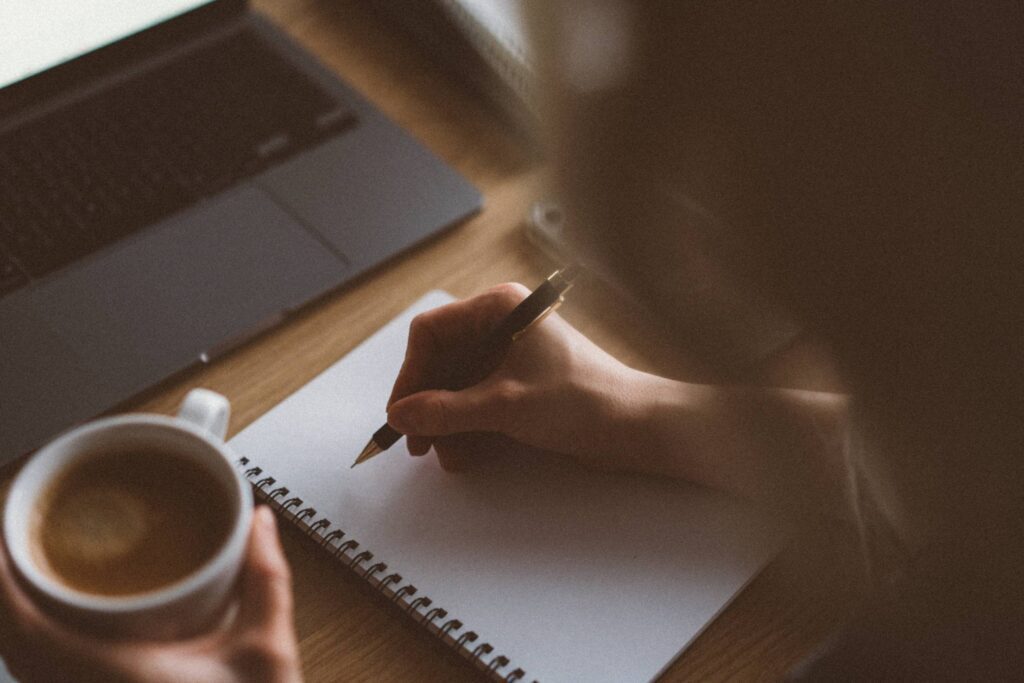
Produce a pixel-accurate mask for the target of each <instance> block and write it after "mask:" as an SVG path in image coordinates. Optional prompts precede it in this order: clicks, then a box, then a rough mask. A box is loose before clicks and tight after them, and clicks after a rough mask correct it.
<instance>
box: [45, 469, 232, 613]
mask: <svg viewBox="0 0 1024 683" xmlns="http://www.w3.org/2000/svg"><path fill="white" fill-rule="evenodd" d="M230 500H231V498H230V492H229V491H228V490H226V487H224V486H223V485H222V484H221V483H220V482H219V481H217V480H216V479H214V478H213V477H211V476H210V475H209V474H208V473H207V472H206V470H205V469H203V468H202V467H201V466H199V465H198V464H196V463H195V462H193V461H191V460H188V459H186V458H182V457H179V456H177V455H175V454H173V453H171V452H160V451H155V450H138V449H132V450H125V451H123V452H118V451H116V450H107V451H102V452H99V453H88V454H86V455H85V456H84V457H82V458H81V459H79V460H77V461H76V462H75V463H74V464H72V465H70V466H68V467H67V468H66V469H65V470H64V471H62V472H59V473H58V474H57V475H56V476H55V477H54V479H53V481H52V482H51V483H50V484H49V486H48V487H47V489H46V490H45V491H44V492H43V494H42V496H41V497H40V499H39V501H38V502H37V503H36V508H35V510H34V513H33V516H32V521H31V523H32V525H33V528H32V530H31V533H30V543H31V550H32V555H33V560H34V561H35V563H36V565H37V566H38V567H39V568H40V569H41V570H43V571H44V572H47V573H48V574H49V575H50V576H51V577H52V578H53V579H54V580H55V581H58V582H60V583H63V584H64V585H66V586H68V587H69V588H72V589H74V590H77V591H81V592H83V593H91V594H94V595H107V596H123V595H134V594H138V593H146V592H149V591H153V590H157V589H159V588H162V587H165V586H169V585H171V584H173V583H175V582H177V581H180V580H181V579H183V578H185V577H186V576H188V575H189V574H192V573H193V572H195V571H196V570H197V569H199V568H200V567H201V566H203V565H204V564H206V562H208V561H209V560H210V558H212V557H213V556H214V554H216V552H217V550H218V549H219V548H220V546H221V545H223V543H224V541H225V539H226V538H227V536H228V532H230V531H231V522H232V512H233V510H232V509H231V505H230Z"/></svg>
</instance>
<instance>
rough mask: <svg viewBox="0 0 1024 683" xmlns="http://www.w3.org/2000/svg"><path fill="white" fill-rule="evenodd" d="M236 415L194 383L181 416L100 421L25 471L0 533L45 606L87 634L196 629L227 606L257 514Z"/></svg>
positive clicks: (44, 452) (60, 441)
mask: <svg viewBox="0 0 1024 683" xmlns="http://www.w3.org/2000/svg"><path fill="white" fill-rule="evenodd" d="M229 412H230V406H229V404H228V402H227V399H225V398H224V397H223V396H220V395H218V394H215V393H213V392H211V391H206V390H204V389H196V390H194V391H192V392H191V393H189V395H188V396H187V397H186V398H185V401H184V402H183V403H182V406H181V409H180V410H179V412H178V416H177V417H166V416H162V415H125V416H119V417H111V418H106V419H103V420H98V421H96V422H92V423H89V424H86V425H83V426H81V427H79V428H77V429H74V430H72V431H71V432H68V433H67V434H64V435H63V436H61V437H58V438H57V439H56V440H55V441H53V442H52V443H50V444H48V445H47V446H44V447H43V448H42V449H41V450H40V451H39V452H38V453H37V454H36V455H35V456H34V457H33V458H32V459H31V460H30V461H29V462H28V463H27V464H26V465H25V467H23V468H22V470H21V472H19V473H18V476H17V478H16V479H15V481H14V483H13V484H12V486H11V489H10V492H9V493H8V496H7V501H6V504H5V507H4V519H3V533H4V540H5V542H6V545H7V548H8V552H9V553H10V557H11V561H12V565H13V568H14V569H15V571H16V574H17V575H18V578H19V579H20V580H21V581H22V582H23V583H24V584H25V586H26V588H27V589H28V590H29V592H30V593H31V594H32V595H33V597H34V598H35V599H36V600H37V601H38V602H39V604H40V606H41V607H43V608H44V609H46V610H48V611H50V612H52V613H53V614H54V616H56V617H57V618H58V619H61V620H63V621H66V622H68V623H70V624H72V625H74V626H76V627H78V628H81V629H84V630H86V631H89V632H96V633H104V634H107V633H109V634H116V635H121V636H141V637H146V638H176V637H182V636H186V635H190V634H194V633H196V632H198V631H201V630H203V629H206V628H208V627H209V626H210V625H211V624H212V623H213V622H214V621H215V620H217V619H218V618H220V616H221V615H222V614H224V612H225V609H226V607H227V606H228V605H229V603H230V601H231V596H232V595H233V589H234V585H235V582H236V579H237V577H238V573H239V571H240V570H241V566H242V562H243V559H244V555H245V549H246V545H247V541H248V536H249V526H250V523H251V520H252V491H251V489H250V487H249V484H248V482H247V481H246V480H245V479H244V477H242V475H241V472H240V471H239V470H238V468H237V466H236V465H235V462H236V461H237V458H236V457H235V456H234V455H233V454H232V453H231V452H230V450H229V449H228V447H227V446H226V445H225V444H224V440H223V439H224V434H225V432H226V430H227V421H228V414H229Z"/></svg>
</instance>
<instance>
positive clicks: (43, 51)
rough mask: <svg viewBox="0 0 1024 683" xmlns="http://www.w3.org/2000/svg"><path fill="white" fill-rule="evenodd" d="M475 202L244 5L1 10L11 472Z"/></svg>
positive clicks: (71, 2) (0, 405) (0, 178)
mask: <svg viewBox="0 0 1024 683" xmlns="http://www.w3.org/2000/svg"><path fill="white" fill-rule="evenodd" d="M480 205H481V197H480V194H479V193H478V192H477V191H476V190H475V189H474V188H473V187H472V186H471V185H470V184H469V183H468V182H466V180H465V179H464V178H462V177H461V176H460V175H459V174H458V173H456V172H455V171H454V170H453V169H451V168H450V167H448V166H447V165H445V164H444V163H443V162H442V161H441V160H440V159H438V158H437V157H436V156H434V155H433V154H431V153H430V152H429V151H428V150H427V149H425V148H424V147H423V146H422V145H421V144H419V143H418V142H416V141H415V140H413V139H412V138H411V137H410V136H409V135H408V134H406V133H405V132H403V131H402V130H400V129H399V128H398V127H396V126H395V125H394V124H393V123H391V122H390V121H388V120H387V119H386V118H385V117H384V116H383V115H382V114H381V113H380V112H379V111H377V110H376V109H374V108H373V107H372V106H371V105H370V104H369V103H368V102H367V101H366V100H364V99H363V98H362V97H360V96H359V95H358V94H357V93H356V92H354V91H353V90H352V89H351V88H349V87H348V86H346V85H345V84H344V83H342V82H341V81H339V80H338V79H337V78H336V77H335V76H334V75H333V74H331V73H330V72H329V71H328V70H327V69H325V68H324V67H323V66H322V65H320V64H319V63H317V61H316V60H315V59H313V58H312V57H311V56H310V55H309V54H307V53H306V52H305V51H304V50H302V49H301V48H299V47H298V46H296V45H295V44H294V43H293V42H292V41H291V40H289V39H288V38H287V37H286V36H285V35H284V34H283V33H282V32H281V31H279V30H278V29H276V28H275V27H274V26H272V25H271V24H270V23H269V22H268V21H266V20H265V19H264V18H262V17H260V16H259V15H258V14H256V13H255V12H253V11H251V10H250V9H249V8H248V7H247V4H246V2H245V0H212V1H211V0H205V1H203V0H147V1H146V2H135V3H126V2H122V1H120V0H3V2H2V3H0V354H2V355H0V464H2V463H3V462H6V461H8V460H10V459H12V458H15V457H17V456H18V455H21V454H24V453H26V452H28V451H31V450H33V449H35V448H37V447H38V446H40V445H42V444H43V443H45V442H46V441H47V440H49V439H50V438H52V437H53V436H54V435H56V434H57V433H59V432H60V431H63V430H65V429H67V428H68V427H70V426H72V425H74V424H76V423H78V422H81V421H83V420H87V419H89V418H91V417H93V416H95V415H97V414H99V413H101V412H103V411H105V410H108V409H110V408H112V407H114V406H115V405H117V404H118V403H120V402H122V401H124V400H125V399H127V398H129V397H131V396H133V395H135V394H137V393H138V392H140V391H141V390H143V389H145V388H147V387H150V386H152V385H153V384H154V383H156V382H158V381H160V380H162V379H164V378H166V377H168V376H169V375H171V374H173V373H175V372H178V371H180V370H182V369H184V368H186V367H188V366H191V365H193V364H196V363H198V362H208V361H210V360H212V359H213V358H215V357H216V356H217V355H218V354H220V353H223V351H224V350H226V349H228V348H231V347H232V346H235V345H237V344H239V343H241V342H242V341H244V340H246V339H247V338H250V337H252V336H253V335H254V334H256V333H258V332H260V331H262V330H265V329H266V328H267V327H268V326H270V325H273V324H274V323H276V322H279V321H281V320H282V319H283V318H284V317H285V316H287V315H288V314H289V313H290V312H292V311H295V310H296V309H298V308H299V307H301V306H303V305H304V304H307V303H308V302H310V301H312V300H313V299H315V298H316V297H318V296H320V295H323V294H324V293H326V292H329V291H331V290H334V289H336V288H338V287H339V286H341V285H343V284H345V283H346V282H349V281H351V280H352V279H353V278H355V277H357V276H359V275H360V274H363V273H366V272H367V271H368V270H370V269H372V268H374V267H375V266H377V265H379V264H381V263H382V262H384V261H385V260H387V259H388V258H389V257H392V256H394V255H395V254H397V253H400V252H403V251H405V250H407V249H409V248H410V247H412V246H413V245H415V244H417V243H419V242H422V241H423V240H425V239H428V238H430V237H431V236H433V235H436V234H438V233H439V232H441V231H443V230H444V229H445V228H447V227H449V226H452V225H453V224H455V223H457V222H459V221H461V220H463V219H465V218H466V217H468V216H470V215H472V214H473V213H475V212H477V211H478V210H479V208H480Z"/></svg>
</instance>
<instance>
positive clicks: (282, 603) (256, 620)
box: [237, 505, 292, 630]
mask: <svg viewBox="0 0 1024 683" xmlns="http://www.w3.org/2000/svg"><path fill="white" fill-rule="evenodd" d="M241 602H242V604H241V611H240V613H239V617H238V622H237V624H238V627H239V628H241V629H257V630H265V629H271V630H273V629H275V628H277V627H286V628H291V618H292V577H291V570H290V569H289V568H288V561H287V560H286V559H285V557H284V550H283V549H282V548H281V541H280V539H279V538H278V536H277V522H276V521H275V519H274V513H273V512H271V510H270V508H268V507H267V506H265V505H261V506H259V507H258V508H256V510H255V511H254V514H253V525H252V532H251V534H250V536H249V551H248V556H247V557H246V561H245V567H244V569H243V573H242V601H241Z"/></svg>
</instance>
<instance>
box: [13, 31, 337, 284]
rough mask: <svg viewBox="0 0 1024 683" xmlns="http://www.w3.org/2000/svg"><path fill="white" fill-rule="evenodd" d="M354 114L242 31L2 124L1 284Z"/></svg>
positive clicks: (190, 197) (80, 251) (258, 167)
mask: <svg viewBox="0 0 1024 683" xmlns="http://www.w3.org/2000/svg"><path fill="white" fill-rule="evenodd" d="M354 121H355V116H354V114H353V112H352V111H351V110H350V109H348V108H347V107H346V106H344V105H343V104H341V103H340V102H338V100H337V99H336V98H334V97H333V96H330V95H328V94H327V93H326V92H325V91H323V90H322V89H321V88H320V87H319V86H318V85H316V84H315V83H314V82H313V81H312V80H310V79H309V78H308V77H307V76H305V75H304V74H303V73H302V72H301V71H298V70H296V68H295V67H294V66H292V65H291V64H289V63H288V62H286V61H285V60H284V59H282V58H281V57H279V56H278V55H277V54H275V53H274V52H273V51H271V50H270V49H269V48H268V47H266V46H265V45H264V44H263V43H262V42H261V41H260V40H259V39H258V38H257V37H255V36H254V35H252V34H249V33H245V32H242V33H239V34H235V35H233V36H231V37H229V38H226V39H224V40H222V41H219V42H217V43H214V44H213V45H211V46H209V47H206V48H203V49H202V50H198V51H196V52H194V53H191V54H189V55H188V56H186V57H183V58H179V59H177V60H175V61H173V62H172V63H169V64H167V65H164V66H161V67H158V68H156V69H153V70H151V71H147V72H146V73H144V74H142V75H140V76H139V77H137V78H135V79H133V80H131V81H129V82H126V83H124V84H121V85H118V86H116V87H113V88H111V89H108V90H104V91H103V92H101V93H99V94H97V95H94V96H91V97H89V98H88V99H85V100H82V101H79V102H76V103H74V104H72V105H70V106H68V107H66V108H62V109H60V110H59V111H56V112H54V113H52V114H49V115H46V116H44V117H41V118H38V119H34V120H32V121H31V122H30V123H29V124H27V125H25V126H21V127H19V128H17V129H16V130H14V131H11V132H7V133H5V134H3V135H2V136H0V296H3V294H5V293H7V292H10V291H11V290H13V289H16V288H18V287H21V286H24V285H25V284H27V283H28V281H29V279H30V278H36V277H40V276H43V275H46V274H47V273H49V272H51V271H53V270H56V269H57V268H61V267H63V266H65V265H67V264H68V263H71V262H72V261H76V260H78V259H81V258H82V257H83V256H86V255H88V254H90V253H92V252H94V251H96V250H97V249H100V248H101V247H103V246H105V245H107V244H110V243H111V242H113V241H115V240H119V239H122V238H124V237H125V236H127V235H129V234H131V233H133V232H135V231H137V230H139V229H141V228H144V227H146V226H147V225H150V224H152V223H153V222H154V221H156V220H159V219H161V218H164V217H166V216H168V215H170V214H172V213H174V212H176V211H179V210H181V209H184V208H186V207H188V206H190V205H192V204H195V203H196V202H198V201H200V200H201V199H203V198H204V197H209V196H211V195H214V194H216V193H218V192H220V191H221V190H223V189H225V188H227V187H229V186H230V185H232V184H235V183H237V182H238V181H239V180H241V179H243V178H246V177H248V176H251V175H253V174H255V173H258V172H260V171H262V170H263V169H265V168H267V167H268V166H270V165H272V164H275V163H279V162H280V161H282V160H284V159H286V158H288V157H289V156H292V155H294V154H296V153H298V152H300V151H302V150H304V149H306V148H308V147H309V146H311V145H313V144H316V143H318V142H320V141H322V140H324V139H325V138H327V137H330V136H333V135H336V134H338V133H339V132H341V131H343V130H345V129H346V128H348V127H349V126H351V125H352V124H353V123H354Z"/></svg>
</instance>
